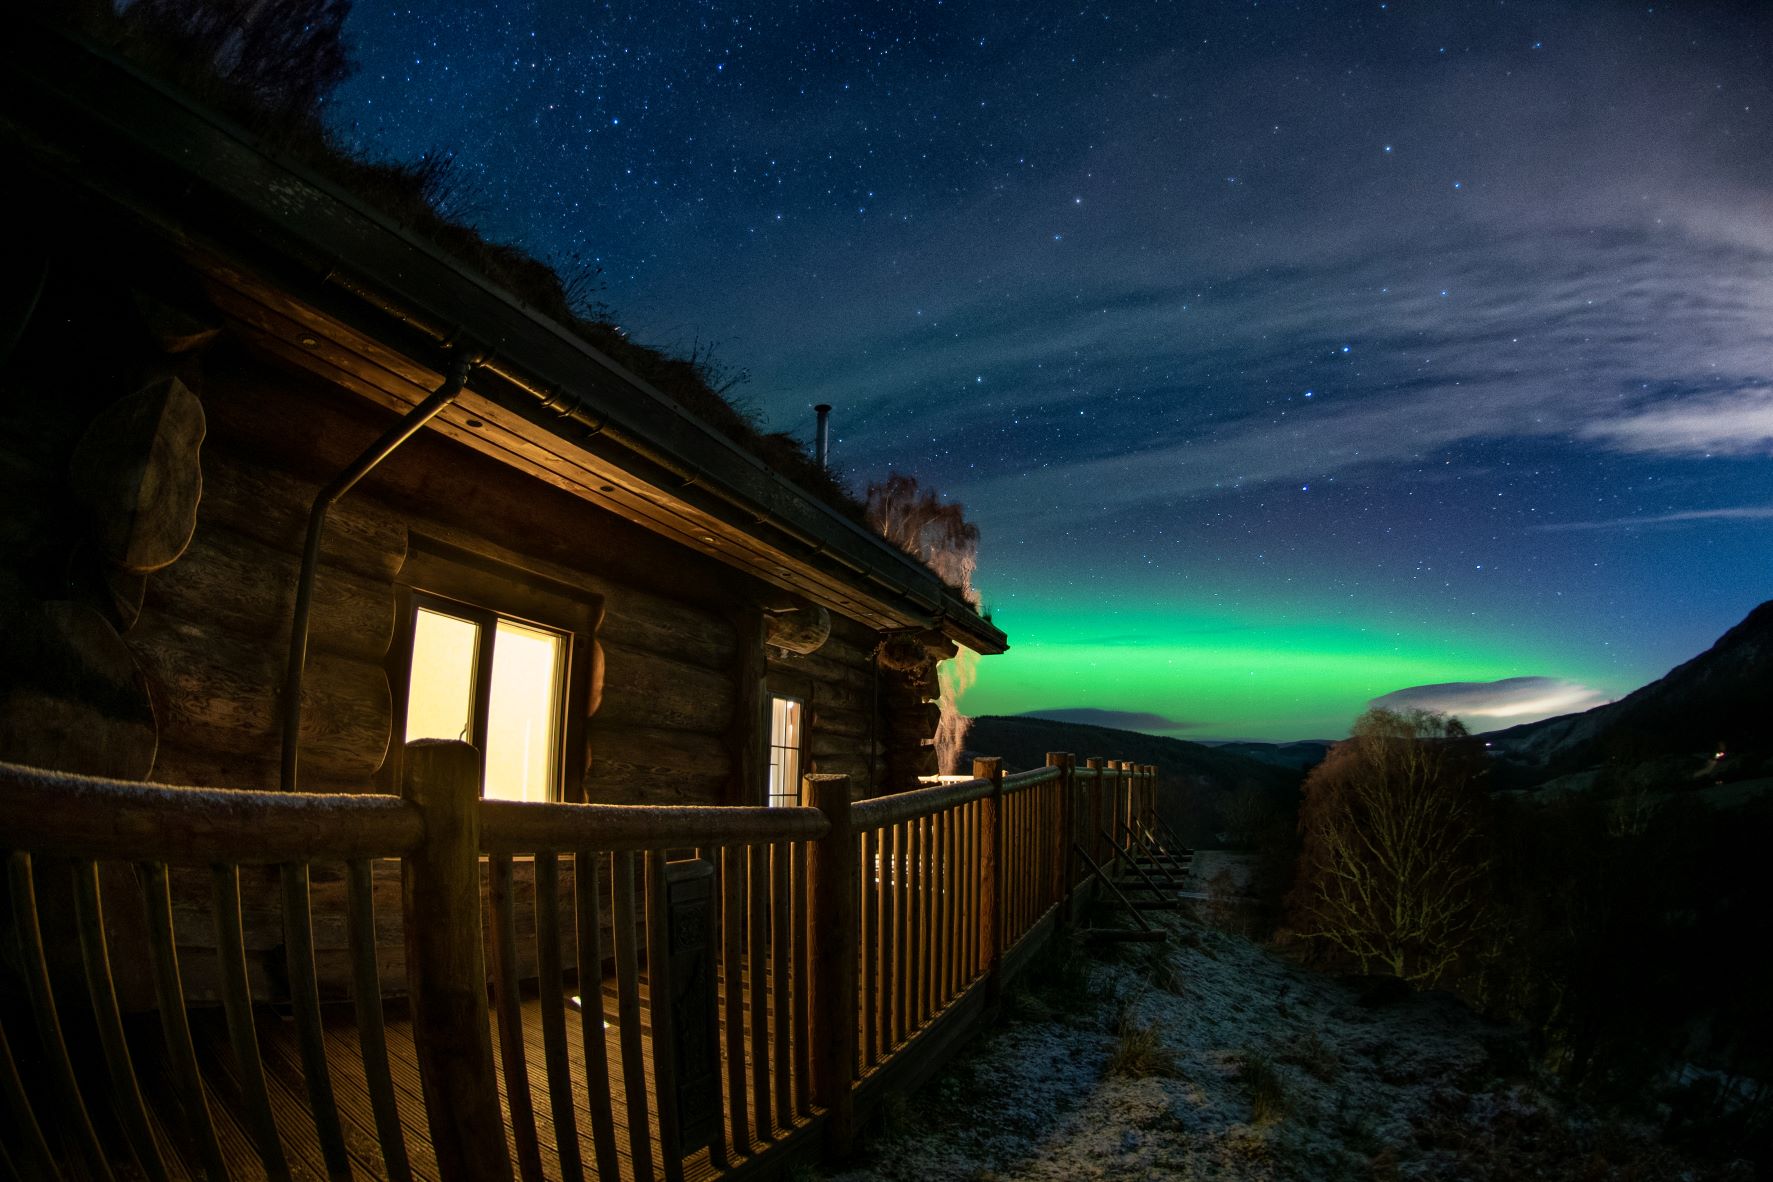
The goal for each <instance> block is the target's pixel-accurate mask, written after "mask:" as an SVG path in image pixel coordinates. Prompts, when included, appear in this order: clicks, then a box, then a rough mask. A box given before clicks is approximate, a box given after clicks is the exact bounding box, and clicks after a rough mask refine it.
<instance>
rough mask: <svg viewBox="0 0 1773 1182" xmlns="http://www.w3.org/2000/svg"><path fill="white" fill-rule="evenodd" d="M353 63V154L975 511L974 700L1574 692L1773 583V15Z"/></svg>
mask: <svg viewBox="0 0 1773 1182" xmlns="http://www.w3.org/2000/svg"><path fill="white" fill-rule="evenodd" d="M346 31H347V34H348V36H349V37H350V43H351V48H352V51H353V53H354V54H355V56H356V59H357V61H358V63H359V70H358V73H357V74H356V76H355V77H354V78H353V79H352V80H350V81H349V82H347V83H346V84H345V86H344V87H343V88H342V89H341V91H340V92H339V93H338V95H337V96H336V97H335V99H334V100H333V102H332V103H331V105H330V107H329V108H328V119H329V121H330V123H331V124H332V126H333V127H335V128H336V129H338V130H340V131H341V132H342V133H344V134H345V136H346V137H347V138H348V139H349V140H351V141H352V142H354V143H356V144H357V145H358V146H360V147H361V148H363V149H364V150H366V151H369V152H371V153H374V154H382V155H389V156H394V157H397V158H401V159H408V160H411V159H415V158H417V157H418V156H420V155H423V154H425V153H428V152H443V153H446V154H448V155H450V156H451V158H452V159H453V161H454V181H455V189H454V192H453V196H452V201H453V202H454V205H455V208H456V210H457V212H458V213H460V214H461V215H462V216H465V217H467V218H469V219H470V220H472V221H474V222H476V223H477V224H478V225H480V226H481V227H482V228H483V229H484V230H485V231H486V232H487V233H489V234H490V235H491V236H493V237H497V238H503V239H506V240H509V241H513V242H516V243H518V244H520V245H522V246H524V247H526V248H527V249H529V250H531V251H532V252H534V253H536V254H537V255H539V256H541V257H543V258H548V259H552V260H554V261H556V262H559V263H561V264H563V265H566V266H567V267H568V268H572V267H575V266H585V267H600V268H601V275H600V279H601V282H602V284H603V288H602V290H601V292H600V293H599V295H600V298H601V299H602V300H603V301H605V303H606V304H607V305H608V307H609V309H610V311H611V314H612V315H613V316H614V318H615V319H616V320H617V321H618V322H619V323H620V324H622V325H623V326H624V328H625V329H626V330H628V331H629V333H630V335H631V336H633V337H634V338H635V339H638V340H641V341H644V342H647V343H650V344H655V345H659V346H662V347H668V348H674V349H677V350H679V351H681V352H684V353H688V352H690V351H691V350H692V349H694V350H697V351H698V352H700V351H703V350H707V349H709V348H712V350H713V353H714V356H715V357H716V358H717V360H718V362H719V363H720V364H721V365H722V366H723V367H724V369H725V371H726V372H727V373H728V374H729V375H730V376H734V377H737V376H740V375H741V374H748V375H749V380H748V381H744V382H743V383H742V384H740V385H739V386H737V387H736V389H737V393H738V394H739V396H740V397H741V398H743V399H746V400H748V401H749V402H750V403H751V404H752V405H753V406H754V407H755V409H756V410H757V411H758V412H759V413H760V415H761V416H762V417H763V419H764V420H765V421H766V423H767V424H768V425H769V426H770V427H771V428H774V429H783V430H793V431H796V432H798V433H801V434H802V435H806V434H808V433H810V430H811V424H812V416H811V411H810V407H811V405H812V404H814V403H819V402H829V403H831V404H833V405H834V406H835V408H836V410H835V415H834V457H833V458H834V461H835V462H836V463H837V464H839V465H840V466H841V467H842V468H843V469H844V471H845V472H846V474H847V475H848V476H849V477H850V478H851V479H852V481H854V482H855V483H856V484H857V485H858V487H859V486H860V485H861V484H863V483H866V481H867V480H869V479H871V478H878V477H880V476H883V475H884V474H885V473H886V472H887V471H888V470H889V469H895V468H896V469H898V470H901V471H907V472H911V473H913V474H915V475H917V476H918V477H919V478H920V479H921V480H924V481H925V482H927V483H928V484H931V485H933V486H935V487H937V488H939V489H941V490H942V491H943V492H944V493H945V494H947V495H948V496H951V497H954V498H956V499H958V500H960V501H962V502H964V503H965V504H966V505H967V507H968V510H969V513H970V515H971V516H972V517H973V519H974V520H976V521H977V522H978V524H979V526H980V529H981V531H982V535H983V543H982V547H981V564H980V571H979V575H978V579H977V583H978V585H979V586H980V587H981V588H982V589H983V592H984V595H985V599H986V605H987V607H988V608H989V609H990V610H991V611H992V612H993V615H994V619H995V620H996V621H997V622H998V623H999V624H1000V625H1001V626H1002V627H1003V628H1004V629H1005V631H1006V632H1007V633H1008V634H1009V636H1010V639H1011V643H1012V645H1013V648H1012V650H1011V651H1010V652H1009V653H1007V654H1004V655H1003V656H1000V657H993V658H990V659H987V660H985V661H983V662H982V663H981V667H980V669H979V673H978V680H977V682H976V683H975V684H974V686H973V688H972V689H971V690H970V691H969V692H968V694H967V695H966V697H965V698H964V699H963V703H962V704H963V707H964V708H965V709H966V710H968V711H969V712H972V713H1015V712H1021V711H1027V710H1046V709H1061V710H1064V709H1078V708H1085V709H1096V710H1105V711H1120V712H1133V713H1145V714H1151V715H1156V716H1159V719H1160V720H1165V721H1168V722H1170V723H1172V724H1174V725H1173V726H1172V727H1169V728H1153V729H1168V730H1170V731H1171V733H1174V734H1177V735H1179V736H1182V737H1188V738H1268V739H1286V738H1327V737H1335V736H1337V735H1340V734H1342V733H1344V732H1345V730H1346V727H1347V724H1348V722H1349V721H1350V720H1351V719H1352V718H1353V716H1354V715H1355V714H1356V713H1358V712H1359V711H1360V709H1362V707H1363V706H1364V705H1365V704H1366V702H1367V701H1368V700H1370V699H1372V698H1375V697H1378V696H1381V695H1385V694H1390V693H1394V692H1397V691H1403V690H1408V689H1411V688H1412V687H1423V686H1431V687H1438V686H1443V685H1444V684H1445V683H1470V682H1491V681H1497V680H1502V679H1538V680H1532V681H1514V682H1513V683H1512V685H1511V686H1508V687H1504V690H1505V691H1513V692H1515V693H1516V694H1517V695H1524V696H1525V697H1527V698H1532V697H1533V696H1534V695H1538V698H1537V699H1536V700H1543V701H1546V702H1551V703H1554V704H1555V705H1556V707H1557V708H1558V709H1571V708H1580V705H1579V704H1580V703H1586V702H1591V701H1596V700H1601V699H1604V698H1608V697H1614V696H1618V695H1620V694H1623V693H1625V692H1628V691H1629V690H1631V689H1633V688H1635V687H1636V686H1638V685H1640V684H1643V683H1644V682H1646V681H1648V680H1651V679H1653V678H1655V677H1657V676H1660V675H1661V674H1662V673H1663V672H1665V671H1666V670H1667V669H1668V668H1669V667H1671V666H1672V665H1674V664H1676V663H1678V662H1680V661H1682V660H1685V659H1687V658H1688V657H1691V656H1693V655H1694V654H1696V653H1697V652H1699V651H1700V650H1701V649H1703V648H1704V647H1706V646H1707V645H1709V644H1710V643H1711V642H1712V641H1713V640H1714V639H1715V638H1716V637H1717V636H1718V635H1719V634H1720V633H1722V632H1723V631H1724V630H1725V629H1726V628H1728V627H1729V626H1730V625H1731V624H1733V623H1735V622H1736V621H1737V620H1739V619H1740V618H1741V617H1742V616H1743V615H1745V614H1746V613H1747V612H1748V610H1749V609H1750V608H1751V607H1753V606H1754V605H1755V604H1756V603H1758V602H1760V601H1762V600H1764V599H1766V598H1768V597H1769V596H1773V577H1770V576H1773V464H1770V463H1769V459H1770V457H1773V12H1770V10H1769V9H1768V7H1767V6H1766V5H1765V4H1763V3H1754V2H1752V0H1743V2H1738V3H1717V4H1707V5H1674V6H1670V5H1664V4H1640V5H1635V6H1632V5H1614V4H1592V3H1578V2H1574V0H1570V2H1563V3H1552V2H1545V3H1531V4H1527V3H1496V2H1489V3H1444V4H1438V3H1437V4H1428V3H1405V2H1392V3H1381V2H1377V0H1375V2H1370V3H1340V2H1338V3H1319V4H1303V3H1272V4H1269V3H1263V4H1239V5H1231V4H1216V3H1215V4H1181V3H1175V4H1163V3H1110V4H1088V3H1085V4H1071V5H1063V6H1061V5H1056V4H1049V3H1044V2H1035V3H1028V4H1014V5H1011V4H1002V3H984V2H981V3H966V4H959V3H947V4H943V3H935V2H933V0H932V2H930V3H923V4H910V5H884V4H883V5H873V4H870V5H853V4H843V3H831V4H818V5H810V6H798V5H758V6H753V7H745V6H738V5H732V6H728V5H721V4H712V3H701V4H688V3H681V4H680V3H658V4H649V5H638V4H634V5H629V4H615V3H611V4H603V5H597V6H580V5H567V4H557V3H556V4H543V3H532V4H510V3H507V4H500V5H498V6H496V7H493V6H481V5H473V4H467V3H446V4H436V5H426V6H423V7H422V8H415V9H413V10H405V9H397V8H391V7H389V6H387V5H386V4H371V3H366V2H363V0H359V3H358V5H357V6H356V9H355V11H354V12H353V14H352V16H351V19H350V21H349V23H348V24H347V29H346ZM1548 695H1549V696H1548ZM1584 695H1587V696H1586V697H1585V696H1584ZM1448 700H1457V701H1459V702H1463V703H1466V705H1467V706H1468V707H1469V706H1472V705H1476V706H1479V707H1481V706H1482V705H1483V694H1481V693H1478V692H1477V691H1471V690H1462V691H1458V693H1457V695H1456V698H1455V699H1448ZM1499 717H1500V716H1499ZM1525 720H1526V718H1525V717H1524V716H1507V717H1506V718H1504V719H1502V720H1500V721H1490V722H1488V723H1482V724H1479V725H1480V729H1481V726H1482V725H1507V724H1508V723H1510V722H1514V721H1525Z"/></svg>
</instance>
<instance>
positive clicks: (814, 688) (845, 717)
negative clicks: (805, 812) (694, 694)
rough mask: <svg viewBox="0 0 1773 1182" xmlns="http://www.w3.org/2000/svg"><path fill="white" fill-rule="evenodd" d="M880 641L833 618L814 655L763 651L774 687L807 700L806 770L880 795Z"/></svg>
mask: <svg viewBox="0 0 1773 1182" xmlns="http://www.w3.org/2000/svg"><path fill="white" fill-rule="evenodd" d="M877 640H878V636H877V634H876V633H875V632H874V631H873V630H872V629H870V628H867V627H865V626H864V625H862V624H858V623H857V622H855V621H854V620H850V619H846V618H844V617H842V616H833V617H832V618H831V635H830V637H829V638H828V639H827V640H826V641H825V642H824V643H823V644H822V645H820V646H819V648H818V649H817V650H815V651H814V652H812V653H806V654H802V653H795V652H789V651H787V650H784V649H781V648H777V647H774V646H769V647H766V648H765V650H764V651H765V653H766V654H767V660H766V662H765V664H766V668H767V672H768V675H769V677H770V679H771V684H772V686H773V687H779V692H789V693H793V692H796V691H797V692H798V695H799V696H802V697H803V698H804V701H805V705H804V711H805V713H804V716H803V721H804V725H805V726H806V730H807V734H806V745H805V749H804V766H803V767H802V769H801V770H802V771H803V772H804V773H806V774H819V775H840V776H848V777H849V778H850V784H851V785H852V786H853V787H854V788H857V789H859V790H860V791H861V793H862V794H863V795H873V794H874V793H875V792H876V791H877V787H878V785H879V784H880V783H881V778H882V772H883V770H884V768H885V762H884V755H885V748H884V747H883V746H882V745H881V732H882V728H881V725H880V716H879V713H878V707H879V699H878V696H877V694H876V685H875V669H874V657H873V654H874V646H875V644H876V642H877ZM871 743H872V745H873V746H872V750H871V748H870V744H871ZM871 755H872V759H871V758H870V756H871ZM762 792H763V786H762V785H761V784H759V785H758V787H757V789H756V793H757V795H756V796H755V797H753V800H760V799H761V795H762Z"/></svg>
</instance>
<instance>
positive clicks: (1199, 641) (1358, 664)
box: [960, 607, 1618, 741]
mask: <svg viewBox="0 0 1773 1182" xmlns="http://www.w3.org/2000/svg"><path fill="white" fill-rule="evenodd" d="M1091 618H1092V617H1091V615H1090V614H1089V613H1087V612H1083V611H1075V612H1072V611H1065V610H1059V609H1055V608H1050V607H1041V608H1038V609H1032V610H1030V609H1019V610H1014V611H1012V610H1007V609H1006V610H1002V611H999V612H998V613H997V614H996V622H997V623H998V625H999V626H1000V627H1002V628H1003V629H1004V630H1005V631H1006V632H1007V633H1008V634H1009V636H1010V640H1011V646H1012V647H1011V649H1010V651H1009V652H1007V653H1004V654H1002V655H1000V656H993V657H988V658H985V659H983V660H980V661H979V662H978V674H977V680H976V681H975V682H974V683H973V684H972V686H971V687H970V688H968V689H967V690H966V691H965V692H964V693H963V694H962V696H961V699H960V707H961V709H962V711H964V712H965V713H967V714H969V715H982V714H1021V713H1025V712H1027V711H1032V710H1046V709H1053V708H1055V707H1091V708H1095V709H1101V710H1116V711H1149V712H1152V713H1156V714H1160V715H1163V716H1164V717H1166V718H1169V719H1172V720H1174V721H1175V722H1176V723H1177V726H1176V728H1175V729H1174V730H1170V731H1166V732H1161V733H1167V734H1171V735H1174V736H1175V737H1178V738H1187V739H1259V740H1269V741H1285V740H1290V739H1334V738H1340V737H1342V736H1344V735H1346V734H1347V733H1348V726H1349V724H1350V723H1351V722H1352V721H1353V720H1354V718H1355V716H1356V715H1358V714H1359V713H1360V712H1361V711H1362V710H1363V709H1365V708H1366V704H1367V702H1368V701H1369V700H1370V699H1372V698H1375V697H1378V696H1380V695H1381V694H1385V693H1389V692H1391V691H1393V690H1398V689H1402V688H1404V687H1406V686H1418V685H1429V684H1434V683H1439V682H1450V681H1493V680H1497V679H1500V678H1504V677H1519V676H1526V675H1531V674H1535V673H1539V672H1541V671H1542V670H1543V669H1545V668H1547V667H1552V668H1557V669H1559V670H1560V671H1567V674H1568V675H1569V676H1572V677H1575V678H1577V679H1579V680H1582V681H1584V682H1585V683H1586V684H1588V685H1591V686H1595V687H1597V688H1603V689H1607V690H1608V692H1618V691H1617V689H1616V688H1615V687H1614V686H1613V682H1614V680H1615V678H1616V677H1617V671H1614V672H1613V673H1612V674H1611V675H1609V674H1607V673H1604V672H1602V671H1601V670H1600V669H1598V668H1597V669H1584V668H1583V665H1584V664H1585V663H1584V662H1580V661H1577V660H1572V659H1570V654H1565V653H1558V652H1555V651H1553V650H1554V648H1555V647H1556V646H1553V645H1551V644H1549V643H1547V642H1546V641H1544V640H1539V639H1537V638H1533V639H1531V640H1530V639H1528V638H1523V637H1521V636H1518V635H1516V636H1511V637H1508V638H1506V639H1504V640H1498V639H1497V638H1495V637H1487V636H1483V635H1478V634H1473V635H1468V636H1461V635H1452V636H1449V635H1446V634H1444V633H1438V632H1437V633H1435V634H1433V635H1430V634H1429V633H1428V632H1427V631H1423V632H1420V633H1417V632H1412V631H1407V630H1400V629H1398V628H1396V627H1395V626H1378V625H1367V626H1363V625H1361V624H1358V623H1354V622H1335V623H1326V622H1323V621H1290V620H1286V619H1284V618H1276V617H1275V616H1273V615H1269V614H1266V613H1265V614H1264V615H1263V616H1262V618H1261V620H1260V621H1259V622H1257V621H1255V620H1240V619H1237V618H1234V617H1229V616H1212V615H1207V614H1189V613H1185V612H1181V611H1172V612H1163V611H1156V610H1148V611H1142V612H1138V613H1128V612H1119V613H1116V614H1115V615H1114V616H1113V617H1112V620H1113V623H1114V627H1113V628H1104V627H1101V626H1100V623H1101V617H1099V616H1098V617H1095V622H1096V623H1097V624H1098V626H1095V627H1091V628H1088V629H1087V630H1085V629H1080V627H1079V621H1080V620H1090V619H1091ZM1474 633H1475V630H1474ZM1521 721H1529V719H1527V718H1523V719H1521ZM1490 725H1492V726H1493V725H1495V724H1494V723H1492V724H1490Z"/></svg>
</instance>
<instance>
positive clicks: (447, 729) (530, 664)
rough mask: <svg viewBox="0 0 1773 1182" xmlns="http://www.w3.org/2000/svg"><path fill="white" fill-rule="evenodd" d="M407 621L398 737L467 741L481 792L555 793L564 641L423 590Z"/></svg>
mask: <svg viewBox="0 0 1773 1182" xmlns="http://www.w3.org/2000/svg"><path fill="white" fill-rule="evenodd" d="M412 620H413V630H412V662H411V665H410V667H409V668H410V679H409V681H408V683H407V698H406V735H405V737H406V740H407V741H408V742H410V741H412V740H413V739H461V740H464V741H466V742H469V743H472V744H474V746H475V747H476V748H478V749H479V750H480V751H481V752H482V755H483V762H484V764H485V778H484V781H483V787H482V794H483V795H485V796H487V797H489V798H493V799H498V800H528V801H547V800H556V799H558V798H559V796H560V792H559V784H560V778H561V777H560V767H561V720H562V715H563V714H564V708H565V698H566V694H565V682H566V663H567V651H568V640H569V637H568V636H567V635H566V634H565V633H561V632H556V631H553V630H550V629H547V628H541V627H538V626H536V625H533V624H528V623H524V622H522V621H519V620H514V619H511V618H509V617H506V616H501V615H499V614H497V613H495V612H490V611H485V610H483V609H480V608H475V607H470V606H468V605H466V604H459V603H454V602H451V601H449V600H445V599H440V598H438V597H435V596H430V595H415V596H414V597H413V613H412Z"/></svg>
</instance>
